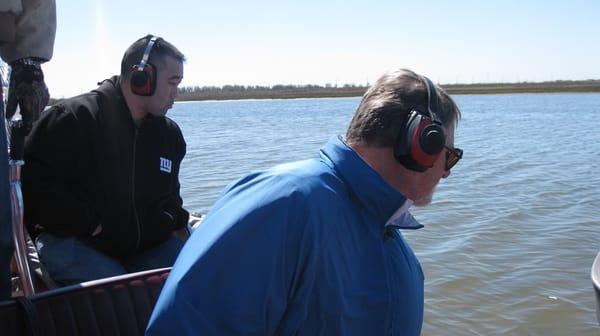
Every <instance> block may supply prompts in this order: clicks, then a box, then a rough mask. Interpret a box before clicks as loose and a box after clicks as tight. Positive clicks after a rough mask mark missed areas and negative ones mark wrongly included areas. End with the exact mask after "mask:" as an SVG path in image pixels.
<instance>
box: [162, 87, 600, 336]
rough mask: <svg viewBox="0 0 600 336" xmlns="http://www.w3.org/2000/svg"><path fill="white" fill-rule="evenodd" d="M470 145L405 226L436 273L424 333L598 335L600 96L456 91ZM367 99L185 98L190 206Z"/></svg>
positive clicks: (428, 270) (461, 142) (319, 133)
mask: <svg viewBox="0 0 600 336" xmlns="http://www.w3.org/2000/svg"><path fill="white" fill-rule="evenodd" d="M455 99H456V101H457V103H458V105H459V106H460V107H461V110H462V113H463V118H462V120H461V122H460V124H459V126H458V128H457V130H456V145H457V146H459V147H461V148H463V149H464V150H465V157H464V159H463V161H461V162H460V164H459V165H458V166H457V167H456V168H455V169H453V171H452V175H451V176H450V177H449V178H448V179H447V180H444V181H442V183H441V184H440V186H439V187H438V191H437V194H436V198H435V200H434V203H433V204H432V205H430V206H429V207H427V208H417V209H414V208H413V213H414V214H415V216H416V217H417V218H418V219H419V220H420V221H421V222H422V223H423V224H425V228H424V229H422V230H418V231H416V232H405V233H404V234H405V236H406V237H407V239H408V241H409V242H410V244H411V246H412V248H413V250H414V251H415V252H416V254H417V255H418V257H419V259H420V261H421V263H422V265H423V268H424V271H425V277H426V279H425V281H426V306H425V323H424V326H423V334H424V335H504V334H508V335H598V334H600V328H599V327H597V322H596V317H595V301H594V297H593V287H592V284H591V281H590V266H591V264H592V261H593V259H594V257H595V255H596V252H597V251H598V250H599V249H600V225H599V224H600V210H599V208H600V200H599V199H600V175H599V174H598V173H599V171H600V132H598V130H597V129H596V127H598V126H600V122H599V121H598V116H599V115H600V94H535V95H490V96H456V97H455ZM358 101H359V99H358V98H346V99H302V100H274V101H269V100H264V101H227V102H199V103H180V104H176V105H175V107H174V109H173V110H172V111H171V112H170V116H171V117H172V118H174V119H175V120H176V121H177V122H178V123H179V124H180V126H181V127H182V129H183V133H184V136H185V137H186V140H187V144H188V154H187V156H186V159H185V160H184V162H183V166H182V172H181V175H182V177H181V180H182V181H181V183H182V194H183V197H184V202H185V207H186V208H188V209H189V210H191V211H197V212H206V211H208V209H210V206H211V204H212V203H213V202H214V200H215V199H216V197H217V196H218V194H219V193H220V191H221V190H222V189H223V188H224V187H225V186H226V185H227V184H228V183H229V182H231V181H233V180H234V179H236V178H238V177H241V176H242V175H244V174H246V173H247V172H249V171H252V170H257V169H262V168H266V167H270V166H272V165H274V164H277V163H281V162H286V161H291V160H299V159H306V158H310V157H314V156H316V155H317V154H318V150H319V148H320V147H321V146H322V145H323V144H324V143H325V142H326V141H327V140H328V139H329V137H330V136H332V135H334V134H339V133H344V131H345V129H346V127H347V125H348V122H349V120H350V118H351V116H352V114H353V112H354V109H355V108H356V106H357V104H358Z"/></svg>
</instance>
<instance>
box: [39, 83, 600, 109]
mask: <svg viewBox="0 0 600 336" xmlns="http://www.w3.org/2000/svg"><path fill="white" fill-rule="evenodd" d="M441 86H442V87H443V88H444V90H446V92H448V94H451V95H462V94H501V93H556V92H600V80H598V79H590V80H582V81H568V80H559V81H552V82H520V83H475V84H442V85H441ZM368 88H369V85H368V84H367V85H355V84H345V85H342V86H339V85H337V84H326V85H325V86H320V85H274V86H252V85H250V86H244V85H225V86H186V87H181V88H179V97H178V98H177V100H178V101H193V100H230V99H287V98H325V97H360V96H362V95H363V94H364V93H365V91H367V89H368ZM57 101H58V100H56V99H50V103H49V104H50V105H53V104H55V103H56V102H57Z"/></svg>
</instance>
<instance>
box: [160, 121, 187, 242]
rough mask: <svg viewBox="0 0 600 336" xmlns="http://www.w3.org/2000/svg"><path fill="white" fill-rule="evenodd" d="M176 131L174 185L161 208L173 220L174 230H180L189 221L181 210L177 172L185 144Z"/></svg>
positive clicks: (183, 210)
mask: <svg viewBox="0 0 600 336" xmlns="http://www.w3.org/2000/svg"><path fill="white" fill-rule="evenodd" d="M177 131H178V136H177V139H178V148H179V155H178V160H177V162H176V163H175V170H174V174H175V183H174V186H173V190H172V193H171V197H170V199H169V201H168V202H167V203H166V204H165V207H164V208H163V211H164V212H166V213H167V214H168V215H170V216H171V217H172V218H173V223H174V227H175V229H176V230H177V229H181V228H183V227H184V226H185V225H187V223H188V219H189V213H188V212H187V211H186V210H185V209H184V208H183V199H182V198H181V194H180V188H181V185H180V183H179V170H180V167H181V161H182V160H183V158H184V157H185V153H186V144H185V140H184V139H183V135H182V134H181V131H180V130H179V128H178V129H177Z"/></svg>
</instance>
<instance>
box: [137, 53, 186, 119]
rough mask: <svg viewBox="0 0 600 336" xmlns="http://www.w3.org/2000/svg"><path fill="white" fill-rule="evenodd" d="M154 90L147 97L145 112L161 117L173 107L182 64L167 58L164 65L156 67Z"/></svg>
mask: <svg viewBox="0 0 600 336" xmlns="http://www.w3.org/2000/svg"><path fill="white" fill-rule="evenodd" d="M156 71H157V76H156V90H155V91H154V95H152V96H151V97H148V98H149V99H148V100H147V104H146V105H145V106H146V110H147V112H148V113H149V114H151V115H153V116H156V117H162V116H164V115H165V114H167V111H168V110H169V109H170V108H171V107H173V102H174V101H175V98H177V87H178V86H179V84H180V83H181V80H182V79H183V63H182V62H181V61H179V60H178V59H176V58H174V57H170V56H167V57H166V58H165V61H164V64H157V65H156Z"/></svg>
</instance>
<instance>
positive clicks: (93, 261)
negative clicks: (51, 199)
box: [35, 233, 184, 286]
mask: <svg viewBox="0 0 600 336" xmlns="http://www.w3.org/2000/svg"><path fill="white" fill-rule="evenodd" d="M35 244H36V247H37V249H38V253H39V255H40V260H41V261H42V263H43V264H44V266H45V267H46V270H47V271H48V273H49V275H50V277H51V278H52V280H54V282H56V283H57V284H58V285H63V286H65V285H72V284H77V283H81V282H85V281H90V280H97V279H101V278H107V277H112V276H116V275H122V274H127V273H133V272H139V271H145V270H150V269H155V268H162V267H171V266H173V263H174V262H175V259H177V255H178V254H179V251H180V250H181V248H182V247H183V244H184V242H183V241H182V240H181V239H179V238H177V237H175V236H171V237H170V238H169V239H167V240H165V241H164V242H163V243H161V244H160V245H157V246H155V247H153V248H150V249H147V250H145V251H143V252H141V253H139V254H136V255H133V256H131V257H128V258H124V259H115V258H112V257H109V256H107V255H105V254H103V253H101V252H98V251H96V250H95V249H93V248H91V247H89V246H88V245H86V244H84V243H82V242H81V241H79V240H78V239H77V238H75V237H59V236H55V235H51V234H49V233H41V234H40V235H39V236H38V237H37V239H36V241H35Z"/></svg>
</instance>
